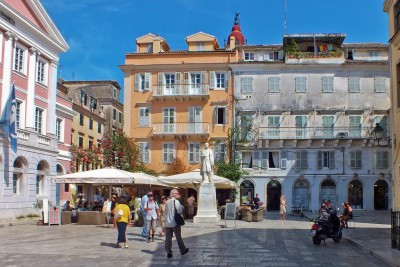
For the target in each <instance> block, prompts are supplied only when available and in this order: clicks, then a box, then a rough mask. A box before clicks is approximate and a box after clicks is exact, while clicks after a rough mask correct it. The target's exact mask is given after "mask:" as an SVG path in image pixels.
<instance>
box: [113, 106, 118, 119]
mask: <svg viewBox="0 0 400 267" xmlns="http://www.w3.org/2000/svg"><path fill="white" fill-rule="evenodd" d="M116 119H117V110H116V109H115V108H113V120H116Z"/></svg>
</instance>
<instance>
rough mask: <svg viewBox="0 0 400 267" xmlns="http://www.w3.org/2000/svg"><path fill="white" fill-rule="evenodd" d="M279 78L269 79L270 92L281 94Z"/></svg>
mask: <svg viewBox="0 0 400 267" xmlns="http://www.w3.org/2000/svg"><path fill="white" fill-rule="evenodd" d="M279 80H280V79H279V77H269V78H268V92H270V93H279V92H280V88H279Z"/></svg>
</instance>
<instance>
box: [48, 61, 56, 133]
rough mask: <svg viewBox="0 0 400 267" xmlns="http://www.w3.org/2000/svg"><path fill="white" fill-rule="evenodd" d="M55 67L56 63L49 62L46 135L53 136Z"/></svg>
mask: <svg viewBox="0 0 400 267" xmlns="http://www.w3.org/2000/svg"><path fill="white" fill-rule="evenodd" d="M57 67H58V62H56V61H51V63H50V66H49V86H48V90H49V92H48V94H49V98H48V107H47V134H49V135H54V136H55V135H56V100H57Z"/></svg>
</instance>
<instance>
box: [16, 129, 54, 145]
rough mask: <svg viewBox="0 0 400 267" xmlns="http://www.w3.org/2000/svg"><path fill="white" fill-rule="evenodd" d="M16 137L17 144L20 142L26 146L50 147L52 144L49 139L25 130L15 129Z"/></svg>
mask: <svg viewBox="0 0 400 267" xmlns="http://www.w3.org/2000/svg"><path fill="white" fill-rule="evenodd" d="M17 137H18V142H21V143H23V144H26V145H31V146H32V145H35V146H37V145H38V144H39V145H43V146H46V147H50V146H52V145H53V144H52V143H51V138H50V137H48V136H45V135H41V134H38V133H37V132H32V131H28V130H25V129H17Z"/></svg>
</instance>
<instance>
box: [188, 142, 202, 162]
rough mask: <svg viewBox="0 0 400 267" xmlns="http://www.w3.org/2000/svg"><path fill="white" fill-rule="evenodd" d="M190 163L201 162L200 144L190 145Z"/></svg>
mask: <svg viewBox="0 0 400 267" xmlns="http://www.w3.org/2000/svg"><path fill="white" fill-rule="evenodd" d="M189 162H190V163H198V162H200V143H189Z"/></svg>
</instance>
